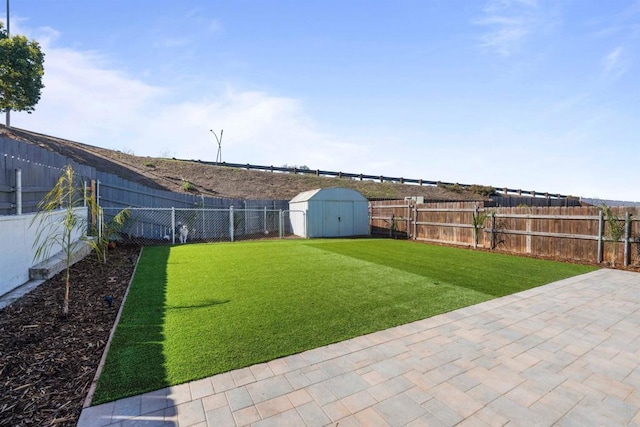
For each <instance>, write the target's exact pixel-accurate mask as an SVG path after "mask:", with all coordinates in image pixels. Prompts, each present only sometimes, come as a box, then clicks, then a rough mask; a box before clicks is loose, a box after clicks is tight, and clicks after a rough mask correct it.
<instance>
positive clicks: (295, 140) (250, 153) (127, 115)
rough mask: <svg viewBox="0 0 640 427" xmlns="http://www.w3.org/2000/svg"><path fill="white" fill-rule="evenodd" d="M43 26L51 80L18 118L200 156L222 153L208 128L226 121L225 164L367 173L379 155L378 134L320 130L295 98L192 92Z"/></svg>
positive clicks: (155, 151)
mask: <svg viewBox="0 0 640 427" xmlns="http://www.w3.org/2000/svg"><path fill="white" fill-rule="evenodd" d="M39 32H40V35H44V34H47V35H48V36H47V37H41V38H39V39H40V41H41V44H42V46H43V50H44V51H45V52H46V57H45V76H44V84H45V88H44V89H43V92H42V98H41V100H40V103H39V104H38V105H37V106H36V110H35V112H34V113H33V114H31V115H27V114H24V113H17V112H14V113H13V114H12V125H13V126H16V127H21V128H26V129H30V130H33V131H37V132H42V133H45V134H50V135H54V136H58V137H61V138H66V139H71V140H76V141H79V142H83V143H88V144H91V145H96V146H101V147H106V148H111V149H119V150H123V149H126V150H132V151H133V152H135V153H136V154H139V155H150V156H159V155H162V154H167V153H171V155H173V156H175V157H183V158H195V159H202V160H215V158H216V152H217V144H216V143H215V140H214V138H213V135H211V133H210V132H209V129H212V128H213V129H214V130H216V131H219V130H220V129H224V139H223V143H222V154H223V160H225V161H228V162H238V163H255V164H274V165H276V166H278V165H282V164H285V163H287V164H300V165H302V164H305V165H308V166H310V167H313V168H320V169H338V170H345V171H348V170H350V169H352V168H353V167H354V166H353V159H358V162H359V163H360V164H362V165H365V166H362V167H363V168H364V169H363V172H365V171H366V170H367V169H366V165H367V164H368V163H372V162H375V157H376V156H375V155H374V154H373V153H374V152H375V150H371V149H370V148H369V145H370V144H372V142H371V141H367V143H364V142H356V141H355V140H349V138H347V137H336V136H335V135H329V134H327V133H325V132H322V131H320V130H319V127H318V126H317V125H316V124H315V123H314V121H313V120H312V119H311V118H310V117H309V116H308V115H307V114H306V112H305V109H304V105H303V104H302V103H301V102H300V101H299V100H296V99H294V98H290V97H285V96H277V95H273V94H271V93H268V92H266V91H254V90H244V89H242V88H237V87H233V86H231V85H228V84H225V83H221V82H202V84H203V85H207V87H203V88H202V91H201V93H206V94H211V93H213V94H214V95H208V97H207V98H201V99H194V97H193V95H191V97H190V98H189V95H185V93H186V92H184V91H182V90H181V88H180V87H160V86H155V85H151V84H148V83H146V82H145V81H143V80H140V79H137V78H132V77H131V76H129V75H127V74H126V73H124V72H122V71H120V70H118V69H115V68H114V67H113V66H112V64H111V63H110V61H109V58H106V57H104V56H103V55H100V54H98V53H96V52H87V51H79V50H74V49H70V48H65V47H59V46H58V45H57V44H58V40H59V38H60V35H59V34H57V33H56V32H55V31H53V30H51V29H44V30H39ZM192 83H193V82H190V84H192ZM211 88H215V89H214V90H211Z"/></svg>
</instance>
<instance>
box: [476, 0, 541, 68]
mask: <svg viewBox="0 0 640 427" xmlns="http://www.w3.org/2000/svg"><path fill="white" fill-rule="evenodd" d="M482 12H483V14H482V16H481V17H480V18H478V19H476V20H475V21H474V24H476V25H479V26H482V27H485V28H486V31H485V32H484V33H483V34H482V35H481V37H480V40H481V43H480V45H481V47H482V48H483V49H486V50H488V51H491V52H495V53H497V54H499V55H501V56H504V57H508V56H510V55H512V54H514V53H515V52H517V51H519V50H520V49H521V47H522V45H523V44H524V43H525V41H527V40H528V39H530V38H531V37H533V36H535V35H536V34H537V33H539V32H541V31H546V28H547V27H548V26H549V25H550V23H551V20H550V17H549V16H546V11H545V10H544V9H543V8H542V7H541V5H540V4H539V2H538V1H537V0H489V1H488V2H487V3H486V4H485V6H484V8H483V10H482Z"/></svg>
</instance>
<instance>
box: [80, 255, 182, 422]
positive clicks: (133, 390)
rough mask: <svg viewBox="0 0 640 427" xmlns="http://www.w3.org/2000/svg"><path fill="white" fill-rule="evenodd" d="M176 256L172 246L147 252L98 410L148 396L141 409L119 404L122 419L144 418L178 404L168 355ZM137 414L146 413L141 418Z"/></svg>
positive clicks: (117, 335) (111, 355)
mask: <svg viewBox="0 0 640 427" xmlns="http://www.w3.org/2000/svg"><path fill="white" fill-rule="evenodd" d="M170 252H171V248H170V247H168V246H155V247H146V248H144V250H143V251H142V255H141V256H140V259H139V261H138V266H137V267H136V272H135V277H134V278H133V281H132V283H131V287H130V289H129V294H128V296H127V300H126V302H125V307H124V310H123V312H122V317H121V318H120V321H119V323H118V325H117V327H116V332H115V334H114V337H113V341H112V343H111V347H110V349H109V353H108V355H107V359H106V363H105V367H104V370H103V372H102V375H101V376H100V379H99V380H98V385H97V388H96V393H95V395H94V401H93V402H92V404H94V405H95V404H100V403H104V402H109V401H112V400H116V399H122V398H124V397H129V396H136V395H139V394H142V393H146V394H145V395H144V396H142V401H141V405H140V406H138V405H119V402H115V407H114V411H116V412H118V414H117V415H118V416H122V417H131V416H138V415H141V414H144V413H146V412H150V411H151V409H153V408H157V407H158V405H161V406H164V407H171V406H173V404H174V403H173V401H172V399H171V390H170V389H169V388H168V386H169V381H168V374H167V371H166V368H165V366H166V360H165V355H164V351H163V350H164V349H163V343H164V342H165V338H166V337H165V336H164V324H165V319H166V312H167V310H168V308H167V307H166V300H167V268H166V266H167V262H168V259H169V255H170ZM149 392H151V393H149ZM127 400H129V399H127ZM119 408H120V409H119ZM136 411H141V413H139V414H135V412H136ZM114 413H115V412H114Z"/></svg>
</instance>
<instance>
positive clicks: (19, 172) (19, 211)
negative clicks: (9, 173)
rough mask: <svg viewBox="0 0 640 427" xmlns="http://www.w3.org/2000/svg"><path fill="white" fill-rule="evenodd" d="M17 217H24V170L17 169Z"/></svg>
mask: <svg viewBox="0 0 640 427" xmlns="http://www.w3.org/2000/svg"><path fill="white" fill-rule="evenodd" d="M16 215H22V169H16Z"/></svg>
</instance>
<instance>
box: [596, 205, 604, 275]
mask: <svg viewBox="0 0 640 427" xmlns="http://www.w3.org/2000/svg"><path fill="white" fill-rule="evenodd" d="M602 215H603V213H602V209H600V210H599V211H598V259H597V261H596V262H597V263H598V264H600V263H601V262H602V256H603V255H602V252H603V245H604V242H603V239H602V236H603V235H604V221H603V218H602Z"/></svg>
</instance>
